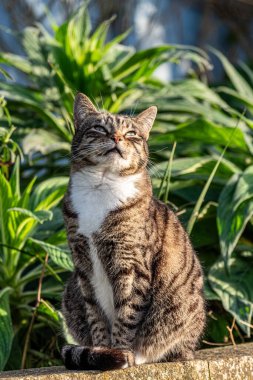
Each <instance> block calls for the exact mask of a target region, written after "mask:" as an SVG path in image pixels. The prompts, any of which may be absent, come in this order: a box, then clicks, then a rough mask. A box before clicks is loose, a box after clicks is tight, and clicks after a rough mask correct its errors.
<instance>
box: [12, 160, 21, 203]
mask: <svg viewBox="0 0 253 380" xmlns="http://www.w3.org/2000/svg"><path fill="white" fill-rule="evenodd" d="M10 185H11V188H12V194H13V195H15V196H16V197H17V199H19V198H20V159H19V157H17V158H16V163H15V166H14V168H13V171H12V175H11V179H10Z"/></svg>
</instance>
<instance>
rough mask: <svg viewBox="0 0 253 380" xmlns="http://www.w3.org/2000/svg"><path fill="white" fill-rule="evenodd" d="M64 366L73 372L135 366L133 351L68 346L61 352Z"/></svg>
mask: <svg viewBox="0 0 253 380" xmlns="http://www.w3.org/2000/svg"><path fill="white" fill-rule="evenodd" d="M61 354H62V359H63V362H64V365H65V367H66V368H67V369H72V370H74V369H75V370H100V371H105V370H111V369H120V368H127V367H130V366H132V365H134V356H133V354H132V352H131V351H127V350H121V349H116V348H107V347H84V346H75V345H66V346H64V347H63V348H62V351H61Z"/></svg>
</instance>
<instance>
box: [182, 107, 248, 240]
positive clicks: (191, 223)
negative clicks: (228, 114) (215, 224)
mask: <svg viewBox="0 0 253 380" xmlns="http://www.w3.org/2000/svg"><path fill="white" fill-rule="evenodd" d="M244 114H245V111H244V112H243V113H242V114H241V116H240V119H239V120H238V122H237V124H236V126H235V127H234V129H233V131H232V132H231V135H230V138H229V140H228V142H227V144H226V146H225V148H224V149H223V151H222V154H221V155H220V157H219V159H218V161H217V162H216V164H215V166H214V168H213V170H212V172H211V174H210V176H209V178H208V180H207V182H206V184H205V186H204V188H203V190H202V192H201V194H200V196H199V198H198V200H197V203H196V205H195V207H194V209H193V211H192V214H191V216H190V219H189V221H188V224H187V232H188V234H189V235H190V234H191V232H192V229H193V227H194V224H195V222H196V220H197V218H198V216H199V212H200V208H201V206H202V203H203V202H204V199H205V196H206V194H207V192H208V189H209V187H210V185H211V183H212V180H213V178H214V176H215V174H216V171H217V169H218V167H219V166H220V163H221V161H222V159H223V157H224V154H225V153H226V151H227V148H228V147H229V145H230V143H231V141H232V138H233V136H234V133H235V131H236V130H237V128H238V126H239V124H240V121H241V120H242V118H243V116H244Z"/></svg>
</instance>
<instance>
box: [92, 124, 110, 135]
mask: <svg viewBox="0 0 253 380" xmlns="http://www.w3.org/2000/svg"><path fill="white" fill-rule="evenodd" d="M92 129H94V130H95V131H96V132H99V133H101V134H102V135H106V134H107V130H106V129H105V128H104V127H102V126H101V125H95V126H94V127H93V128H92Z"/></svg>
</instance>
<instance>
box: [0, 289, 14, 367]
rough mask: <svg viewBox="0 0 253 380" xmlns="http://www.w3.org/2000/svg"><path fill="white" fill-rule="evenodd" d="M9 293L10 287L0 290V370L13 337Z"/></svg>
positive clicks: (3, 365)
mask: <svg viewBox="0 0 253 380" xmlns="http://www.w3.org/2000/svg"><path fill="white" fill-rule="evenodd" d="M9 293H10V288H5V289H3V290H2V291H1V292H0V370H3V369H4V367H5V364H6V363H7V360H8V358H9V355H10V352H11V345H12V339H13V329H12V322H11V313H10V305H9Z"/></svg>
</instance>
